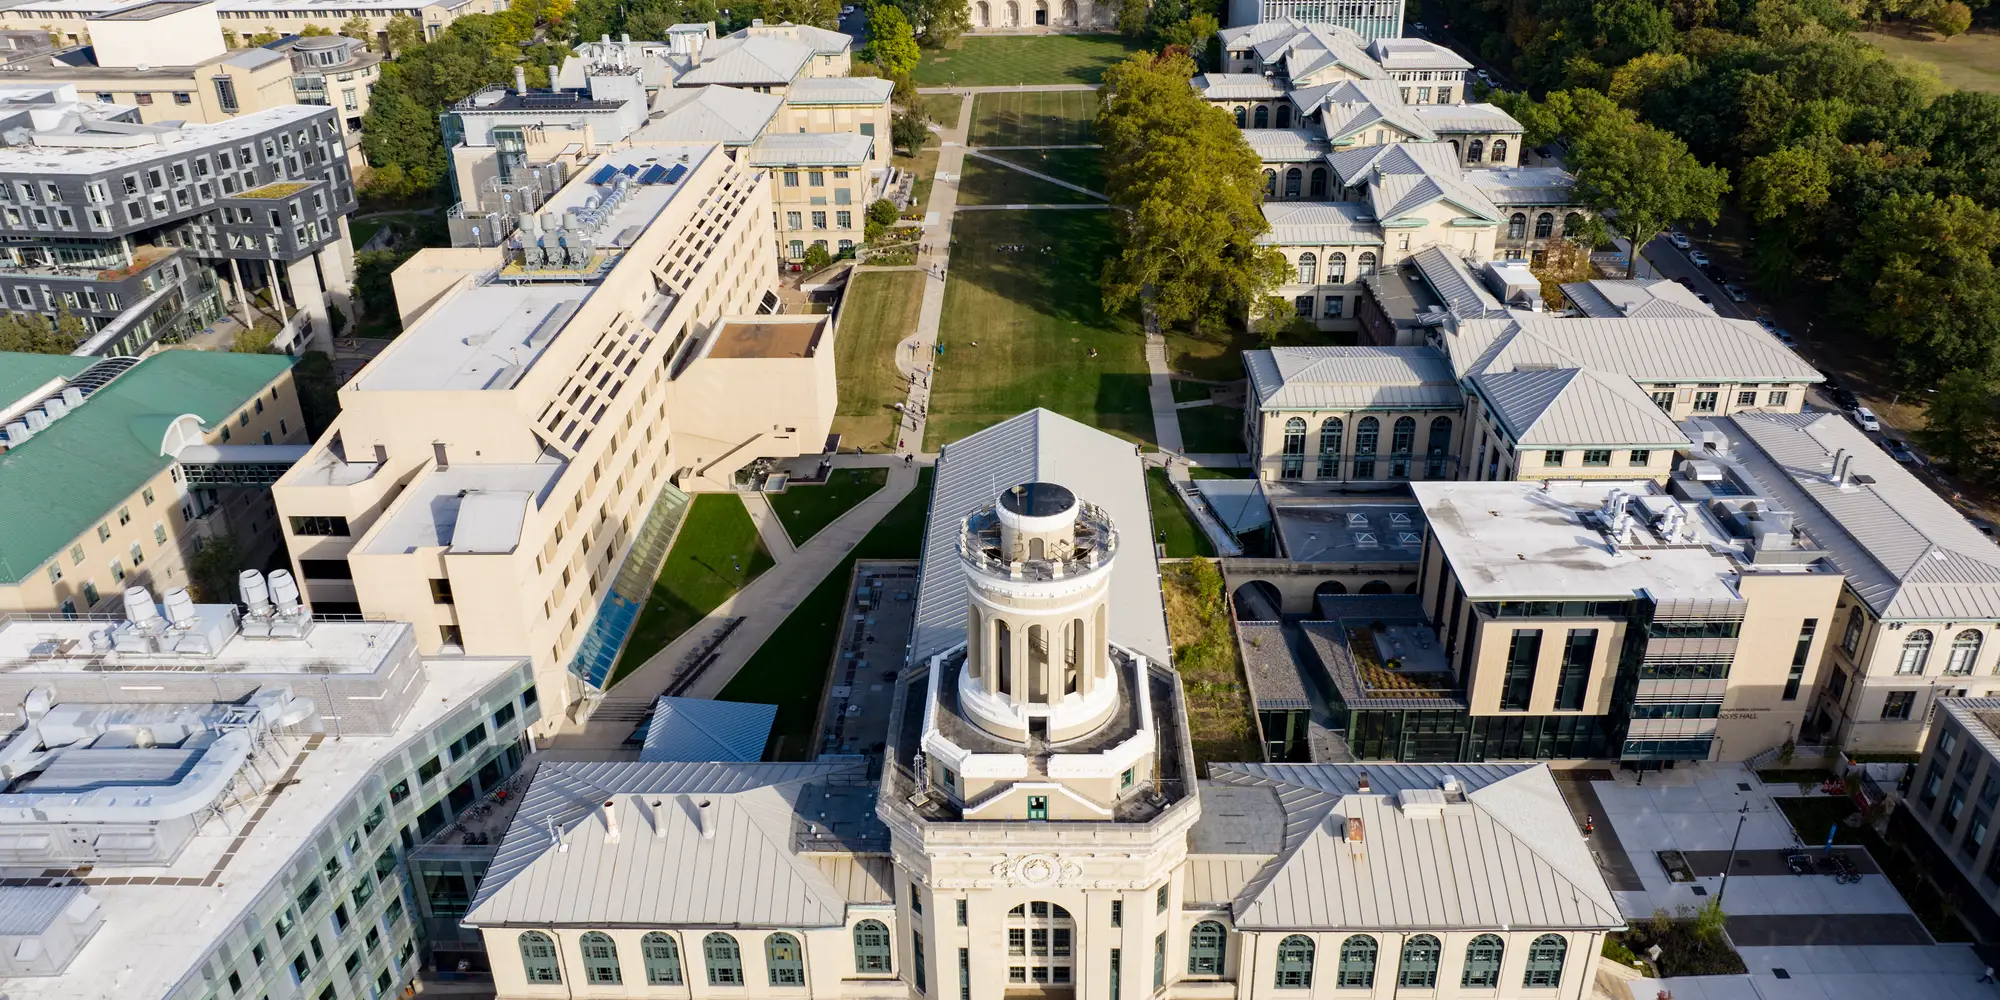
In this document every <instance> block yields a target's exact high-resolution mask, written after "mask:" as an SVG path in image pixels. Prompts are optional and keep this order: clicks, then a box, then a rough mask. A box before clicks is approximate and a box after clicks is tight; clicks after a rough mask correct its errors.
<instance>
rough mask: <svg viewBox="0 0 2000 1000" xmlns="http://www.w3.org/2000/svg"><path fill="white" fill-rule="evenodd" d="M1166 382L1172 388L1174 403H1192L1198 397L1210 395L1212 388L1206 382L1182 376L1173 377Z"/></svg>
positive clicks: (1202, 397) (1204, 397)
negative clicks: (1170, 380)
mask: <svg viewBox="0 0 2000 1000" xmlns="http://www.w3.org/2000/svg"><path fill="white" fill-rule="evenodd" d="M1167 384H1168V386H1170V387H1171V388H1172V389H1173V390H1174V402H1176V403H1192V402H1194V401H1196V400H1198V399H1207V398H1208V397H1209V396H1210V395H1211V391H1210V390H1212V389H1213V388H1214V387H1213V386H1211V385H1209V384H1208V383H1207V382H1195V381H1192V380H1190V379H1184V378H1177V379H1174V380H1173V381H1172V382H1169V383H1167Z"/></svg>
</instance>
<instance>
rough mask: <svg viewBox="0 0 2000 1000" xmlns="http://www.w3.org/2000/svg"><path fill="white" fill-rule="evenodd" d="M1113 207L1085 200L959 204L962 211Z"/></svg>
mask: <svg viewBox="0 0 2000 1000" xmlns="http://www.w3.org/2000/svg"><path fill="white" fill-rule="evenodd" d="M1111 207H1113V206H1111V205H1107V204H1099V203H1097V202H1085V203H1083V204H1081V205H1019V204H1017V205H960V206H958V210H959V211H961V212H1008V211H1014V210H1016V209H1024V208H1036V209H1081V210H1083V211H1086V212H1101V211H1104V210H1105V209H1107V208H1111Z"/></svg>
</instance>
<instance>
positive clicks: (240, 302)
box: [229, 257, 257, 329]
mask: <svg viewBox="0 0 2000 1000" xmlns="http://www.w3.org/2000/svg"><path fill="white" fill-rule="evenodd" d="M229 281H230V283H231V284H233V285H234V286H235V287H236V310H237V311H238V312H240V313H242V314H243V326H244V328H245V329H248V328H250V327H253V326H256V325H257V324H256V323H253V322H251V320H250V297H249V296H248V295H245V294H243V268H242V267H241V266H239V265H238V264H237V263H236V258H234V257H231V258H229Z"/></svg>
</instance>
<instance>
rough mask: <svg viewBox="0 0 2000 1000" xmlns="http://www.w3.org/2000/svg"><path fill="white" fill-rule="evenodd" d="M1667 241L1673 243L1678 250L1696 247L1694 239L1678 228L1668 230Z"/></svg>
mask: <svg viewBox="0 0 2000 1000" xmlns="http://www.w3.org/2000/svg"><path fill="white" fill-rule="evenodd" d="M1667 242H1669V243H1672V244H1673V245H1674V249H1676V250H1692V249H1694V241H1693V240H1690V239H1688V237H1687V234H1686V233H1683V232H1681V231H1680V230H1678V229H1669V230H1667Z"/></svg>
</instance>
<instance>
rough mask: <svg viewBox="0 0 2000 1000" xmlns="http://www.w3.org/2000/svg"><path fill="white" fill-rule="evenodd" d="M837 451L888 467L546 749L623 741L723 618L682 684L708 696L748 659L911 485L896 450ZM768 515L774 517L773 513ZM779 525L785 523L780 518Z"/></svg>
mask: <svg viewBox="0 0 2000 1000" xmlns="http://www.w3.org/2000/svg"><path fill="white" fill-rule="evenodd" d="M841 459H843V460H844V461H836V463H835V467H836V468H856V467H863V466H881V467H887V468H888V470H889V482H888V484H887V485H885V486H883V487H882V488H881V489H880V490H877V491H876V492H875V494H874V495H873V496H871V497H869V498H868V499H866V500H863V501H862V502H860V503H859V504H856V505H855V506H854V507H853V508H852V509H850V510H849V511H847V512H846V513H844V514H842V515H840V517H839V518H837V519H835V520H834V522H833V523H832V524H829V525H827V526H826V527H824V528H821V529H820V530H819V533H818V534H815V535H813V536H812V538H810V539H807V541H806V543H805V544H804V545H802V546H799V547H798V548H797V549H796V550H795V551H794V552H793V553H792V555H791V557H790V558H789V559H788V560H786V561H783V562H780V563H779V564H778V565H777V566H774V567H772V568H771V569H769V570H766V571H765V572H764V573H763V575H761V576H759V577H757V579H755V580H752V581H750V585H749V586H747V587H744V588H743V589H742V590H739V591H737V592H736V593H735V594H733V595H731V596H730V597H729V599H728V600H726V601H723V602H722V604H721V605H720V606H718V607H717V608H716V609H715V610H714V611H711V612H709V615H708V617H707V618H704V619H702V620H701V621H700V622H698V623H696V625H695V626H694V627H693V628H690V629H688V630H687V631H686V632H685V633H682V635H681V636H680V638H678V639H675V640H674V641H673V642H670V643H668V644H667V646H666V648H665V649H662V650H660V651H659V652H657V653H654V654H653V655H652V656H651V657H650V658H648V659H647V660H646V662H645V663H642V664H640V665H639V666H638V668H637V669H635V670H633V671H632V672H631V673H630V674H628V675H626V676H625V677H624V678H622V679H621V680H619V681H618V682H617V684H615V685H614V686H613V687H612V688H611V690H609V691H607V692H605V694H604V699H603V701H601V702H600V703H599V704H598V706H597V708H596V710H595V711H593V712H592V713H591V716H592V719H594V720H603V721H602V724H598V725H588V726H586V727H585V728H584V729H583V730H582V731H580V732H566V733H563V734H561V735H559V736H557V737H556V738H555V740H554V742H553V743H552V744H551V746H550V749H552V750H555V751H558V752H559V753H577V752H583V753H586V754H588V753H589V752H592V751H597V752H602V751H607V750H616V749H618V748H619V747H620V746H621V745H623V743H624V742H625V737H627V736H630V735H631V734H632V726H633V725H636V724H637V720H638V719H641V718H644V717H645V714H646V711H647V710H648V709H649V708H650V707H651V706H652V703H653V701H654V700H655V699H657V698H658V697H659V696H660V693H661V692H662V691H665V690H666V688H667V685H668V684H670V683H672V682H673V679H674V668H675V667H677V666H679V665H680V662H681V660H682V658H683V657H685V656H686V655H687V654H688V652H689V651H690V650H692V649H694V648H695V647H696V646H698V645H699V644H700V643H701V642H702V641H703V640H704V639H706V638H708V637H709V636H710V635H711V634H712V633H714V631H715V629H716V628H717V627H719V626H721V625H722V624H723V622H724V620H726V619H729V618H742V619H743V622H742V623H741V624H740V625H738V626H737V627H736V630H735V631H734V632H732V633H731V634H730V635H729V637H728V638H727V639H725V640H723V642H722V645H721V646H720V647H719V651H720V655H719V657H718V658H717V659H716V661H715V662H714V663H712V664H710V665H709V666H708V669H707V670H705V671H703V672H702V675H701V679H700V680H698V681H696V682H695V683H694V684H693V685H692V686H690V687H689V688H688V689H687V690H686V691H684V692H682V695H683V696H684V697H688V698H713V697H715V696H716V695H717V694H719V693H720V692H721V691H722V689H723V688H724V687H726V686H727V685H728V684H729V681H730V680H731V679H732V678H734V677H735V676H736V672H737V671H738V670H741V669H742V668H743V664H745V663H747V662H749V659H750V657H751V655H752V654H754V653H756V652H757V650H758V649H759V648H761V647H762V646H763V645H764V641H765V640H766V639H769V638H770V637H771V634H772V633H774V632H776V631H777V630H778V627H779V626H780V625H782V624H784V621H785V618H786V616H788V615H790V614H791V613H792V609H793V608H796V607H798V604H799V602H800V601H803V600H805V599H806V595H808V594H810V593H812V592H813V588H815V587H817V586H819V584H820V581H821V580H824V579H826V575H827V574H828V573H830V572H832V571H833V569H834V567H836V566H838V565H840V562H841V560H843V559H845V558H847V554H848V552H849V551H850V550H852V549H853V548H854V546H855V545H857V544H859V543H860V541H861V539H862V538H864V537H866V536H867V534H868V532H870V531H872V530H874V528H875V525H876V524H877V523H878V522H880V521H881V520H882V518H883V517H884V516H886V515H887V514H888V513H889V511H891V510H893V509H895V507H896V505H897V504H898V503H901V502H902V500H903V498H904V497H905V496H908V495H909V493H910V491H911V490H913V489H915V488H916V485H917V470H916V468H915V467H914V466H905V465H904V464H903V461H902V459H901V458H900V457H897V456H890V455H843V456H841ZM766 509H768V505H766ZM772 520H773V521H776V520H777V518H776V517H775V516H773V517H772ZM779 530H780V531H783V530H784V529H783V527H782V526H780V528H779Z"/></svg>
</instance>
